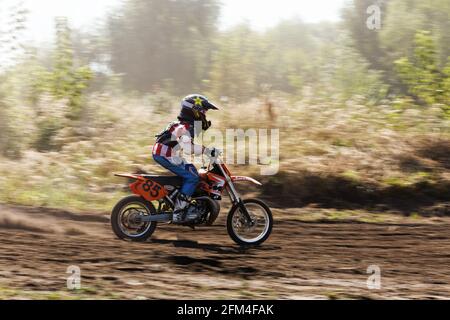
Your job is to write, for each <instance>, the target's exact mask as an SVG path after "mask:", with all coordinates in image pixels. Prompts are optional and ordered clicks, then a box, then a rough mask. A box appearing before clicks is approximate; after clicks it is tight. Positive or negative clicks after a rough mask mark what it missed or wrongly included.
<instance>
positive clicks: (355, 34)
mask: <svg viewBox="0 0 450 320" xmlns="http://www.w3.org/2000/svg"><path fill="white" fill-rule="evenodd" d="M372 5H378V6H379V8H380V10H381V28H383V27H384V23H383V21H384V19H385V10H386V4H385V2H384V1H378V2H377V1H374V0H353V1H352V3H351V4H350V5H349V6H347V7H346V8H344V10H343V20H344V25H345V27H346V29H347V30H348V31H349V32H350V35H351V36H352V38H353V43H354V46H355V48H356V49H357V50H358V51H359V52H360V53H361V55H362V56H363V57H364V58H365V59H366V60H367V61H368V62H369V66H370V68H372V69H376V70H386V69H387V66H386V61H385V52H384V51H383V50H382V48H381V45H380V40H379V30H377V29H370V28H368V26H367V20H368V18H369V14H368V13H367V9H368V8H369V7H370V6H372Z"/></svg>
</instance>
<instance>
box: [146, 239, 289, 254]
mask: <svg viewBox="0 0 450 320" xmlns="http://www.w3.org/2000/svg"><path fill="white" fill-rule="evenodd" d="M149 241H150V242H152V243H158V244H172V245H173V246H174V247H176V248H187V249H200V250H202V251H206V252H211V253H217V254H232V255H240V254H244V255H247V256H248V255H249V254H251V253H252V252H255V251H271V250H279V249H281V248H280V247H276V246H269V245H262V246H257V247H255V246H248V247H240V246H237V245H217V244H210V243H199V242H197V241H190V240H163V239H151V240H149Z"/></svg>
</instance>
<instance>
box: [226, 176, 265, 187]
mask: <svg viewBox="0 0 450 320" xmlns="http://www.w3.org/2000/svg"><path fill="white" fill-rule="evenodd" d="M231 181H233V182H238V181H248V182H251V183H253V184H256V185H258V186H262V183H261V182H259V181H258V180H255V179H253V178H250V177H244V176H231Z"/></svg>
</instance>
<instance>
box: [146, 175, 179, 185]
mask: <svg viewBox="0 0 450 320" xmlns="http://www.w3.org/2000/svg"><path fill="white" fill-rule="evenodd" d="M141 177H143V178H145V179H150V180H153V181H155V182H157V183H159V184H160V185H162V186H166V185H170V186H174V187H181V186H182V185H183V178H181V177H179V176H158V175H150V174H142V175H141Z"/></svg>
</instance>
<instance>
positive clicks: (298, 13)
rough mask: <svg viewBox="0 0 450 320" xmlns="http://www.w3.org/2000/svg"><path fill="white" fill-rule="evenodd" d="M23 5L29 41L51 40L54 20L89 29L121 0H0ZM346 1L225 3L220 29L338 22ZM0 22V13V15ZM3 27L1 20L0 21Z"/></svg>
mask: <svg viewBox="0 0 450 320" xmlns="http://www.w3.org/2000/svg"><path fill="white" fill-rule="evenodd" d="M21 1H22V2H24V3H25V6H26V7H28V8H29V9H30V14H29V16H28V19H29V24H28V26H29V29H30V31H29V32H30V38H31V39H32V40H34V41H36V42H42V41H49V40H51V39H52V36H53V28H54V18H55V17H57V16H67V17H68V18H69V21H70V23H71V25H72V26H73V27H76V28H88V27H89V26H91V25H92V24H94V23H95V22H96V20H98V19H102V18H103V17H105V16H106V15H107V13H108V10H109V9H110V8H113V7H115V6H118V5H120V3H121V2H122V0H0V10H1V8H2V7H5V6H6V7H9V6H11V5H14V4H17V3H19V2H21ZM346 2H347V0H222V3H223V7H222V16H221V19H220V26H221V28H227V27H230V26H232V25H234V24H237V23H239V22H242V21H247V22H249V23H250V24H251V25H252V26H253V27H255V28H257V29H259V30H263V29H265V28H267V27H270V26H273V25H275V24H276V23H277V22H278V21H279V20H280V19H283V18H290V17H300V18H302V19H303V20H304V21H307V22H318V21H322V20H331V21H336V20H339V15H340V9H341V8H342V7H343V5H344V4H345V3H346ZM0 19H1V13H0ZM0 26H1V21H0Z"/></svg>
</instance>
